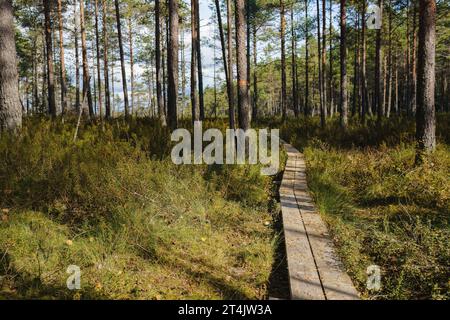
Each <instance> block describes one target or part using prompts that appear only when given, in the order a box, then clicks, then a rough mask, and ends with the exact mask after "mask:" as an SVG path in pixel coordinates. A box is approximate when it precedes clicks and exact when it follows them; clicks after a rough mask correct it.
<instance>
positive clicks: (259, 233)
mask: <svg viewBox="0 0 450 320" xmlns="http://www.w3.org/2000/svg"><path fill="white" fill-rule="evenodd" d="M209 125H212V124H209ZM73 132H74V125H73V123H72V122H71V121H69V122H68V123H66V124H64V125H63V124H61V123H60V122H53V123H51V122H49V121H47V120H43V119H28V120H27V122H26V124H25V127H24V130H23V133H22V134H21V135H20V136H18V137H11V136H6V135H3V136H2V137H0V210H2V212H1V215H2V219H1V220H0V298H3V299H22V298H44V299H200V298H202V299H223V298H236V299H261V298H265V297H266V296H267V285H268V279H269V276H270V272H271V268H272V263H273V261H274V255H275V253H274V250H275V248H276V242H277V241H278V237H277V236H276V234H275V232H274V230H273V228H272V223H273V220H274V219H275V213H274V212H276V209H275V207H276V205H275V204H274V200H273V197H272V195H273V193H274V190H273V183H272V181H271V179H270V178H267V177H262V176H260V174H259V168H258V167H255V166H210V167H208V166H175V165H173V164H172V162H171V161H170V159H168V158H167V154H168V152H169V151H170V143H169V142H168V141H170V139H169V132H168V131H167V129H164V128H161V127H160V126H159V124H158V123H157V122H156V121H153V120H149V119H142V120H138V121H137V120H135V121H133V122H132V123H131V124H124V122H123V121H122V120H117V121H115V122H112V123H108V124H106V125H105V126H104V127H103V128H102V126H99V125H94V124H92V125H88V124H86V125H83V126H82V128H81V130H80V135H79V138H78V140H77V141H76V142H75V143H74V142H73ZM72 264H74V265H78V266H79V267H80V268H81V272H82V276H81V286H82V288H81V290H80V291H70V290H68V289H67V287H66V279H67V277H68V276H69V275H68V274H66V269H67V267H68V266H69V265H72Z"/></svg>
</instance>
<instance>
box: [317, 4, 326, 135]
mask: <svg viewBox="0 0 450 320" xmlns="http://www.w3.org/2000/svg"><path fill="white" fill-rule="evenodd" d="M316 9H317V65H318V66H319V68H318V69H319V70H318V71H319V74H318V80H319V109H320V125H321V127H322V128H323V127H325V121H326V120H325V105H324V99H323V96H324V90H323V65H322V61H323V59H322V39H321V34H320V27H321V25H320V1H319V0H316Z"/></svg>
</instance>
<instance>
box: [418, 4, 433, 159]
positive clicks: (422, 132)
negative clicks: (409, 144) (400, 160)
mask: <svg viewBox="0 0 450 320" xmlns="http://www.w3.org/2000/svg"><path fill="white" fill-rule="evenodd" d="M419 3H420V7H419V12H420V17H419V52H418V53H419V57H420V59H419V60H418V68H417V69H418V70H417V71H418V72H417V89H418V90H417V114H416V139H417V157H416V160H417V161H418V162H420V161H422V159H423V154H424V153H426V152H430V151H433V150H434V148H435V147H436V119H435V105H434V91H435V56H436V0H420V2H419Z"/></svg>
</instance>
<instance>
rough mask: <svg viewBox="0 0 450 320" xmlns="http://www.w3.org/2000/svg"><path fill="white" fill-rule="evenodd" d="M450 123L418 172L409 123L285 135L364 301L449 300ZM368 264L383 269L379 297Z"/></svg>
mask: <svg viewBox="0 0 450 320" xmlns="http://www.w3.org/2000/svg"><path fill="white" fill-rule="evenodd" d="M449 120H450V117H449V115H440V117H439V122H438V138H439V144H438V148H437V150H436V152H435V153H434V154H433V155H431V156H430V157H429V158H428V159H427V161H426V162H425V163H424V164H423V165H422V166H415V165H414V160H415V150H414V123H413V121H411V120H408V119H404V118H401V119H394V120H391V121H385V122H384V123H383V124H382V126H381V127H377V126H376V124H375V121H373V120H371V121H369V124H368V127H367V128H365V127H362V126H360V125H358V124H357V123H355V122H353V121H352V122H351V123H350V126H349V129H348V131H347V132H342V130H341V129H340V128H339V124H338V121H333V122H332V123H331V124H329V126H328V127H327V128H325V129H321V128H320V126H319V125H318V121H317V119H313V120H309V121H305V120H304V119H302V120H300V121H292V122H290V123H287V124H286V125H285V126H284V127H283V129H282V132H283V136H284V137H285V138H286V139H287V140H289V141H290V142H292V143H293V144H294V145H296V146H297V147H298V148H299V149H301V150H302V151H303V152H304V153H305V156H306V159H307V168H308V169H307V175H308V184H309V187H310V189H311V191H312V193H313V196H314V198H315V201H316V203H317V205H318V208H319V210H320V212H321V214H322V216H323V218H324V219H325V220H326V222H327V223H328V225H329V228H330V231H331V233H332V236H333V238H334V241H335V243H336V245H337V248H338V252H339V254H340V256H341V257H342V259H343V261H344V264H345V266H346V268H347V270H348V272H349V274H350V276H351V277H352V279H353V281H354V283H355V285H356V286H357V287H358V289H359V291H360V292H361V293H362V294H363V297H365V298H369V299H449V298H450V282H449V280H450V266H449V261H450V246H449V241H450V228H449V222H450V147H449V136H450V132H449V131H450V130H449V129H450V128H449V124H450V121H449ZM372 264H376V265H379V266H380V267H381V270H382V282H381V284H382V288H381V291H379V292H374V291H369V290H367V288H366V280H367V275H366V269H367V267H368V266H369V265H372Z"/></svg>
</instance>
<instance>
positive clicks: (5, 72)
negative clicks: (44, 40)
mask: <svg viewBox="0 0 450 320" xmlns="http://www.w3.org/2000/svg"><path fill="white" fill-rule="evenodd" d="M0 30H1V31H2V32H0V133H1V132H2V131H7V130H8V131H10V130H11V131H16V130H19V129H20V128H21V126H22V108H21V105H20V98H19V87H18V85H17V83H18V73H17V63H16V44H15V39H14V36H15V29H14V15H13V8H12V3H11V1H10V0H0Z"/></svg>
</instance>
